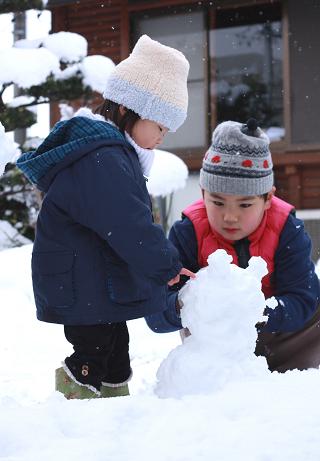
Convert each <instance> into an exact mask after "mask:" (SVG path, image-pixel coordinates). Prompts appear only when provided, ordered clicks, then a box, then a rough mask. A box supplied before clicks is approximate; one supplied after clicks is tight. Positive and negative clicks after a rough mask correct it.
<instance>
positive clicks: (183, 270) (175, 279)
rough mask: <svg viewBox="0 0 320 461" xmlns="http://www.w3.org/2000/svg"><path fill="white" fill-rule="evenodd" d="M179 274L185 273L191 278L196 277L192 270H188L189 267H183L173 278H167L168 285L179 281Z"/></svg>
mask: <svg viewBox="0 0 320 461" xmlns="http://www.w3.org/2000/svg"><path fill="white" fill-rule="evenodd" d="M180 275H186V276H187V277H190V278H192V279H195V278H196V274H195V273H194V272H191V271H189V269H185V268H184V267H183V268H182V269H181V271H180V272H179V274H178V275H176V276H175V277H174V278H173V279H171V280H169V282H168V285H169V287H171V286H172V285H175V284H176V283H179V281H180Z"/></svg>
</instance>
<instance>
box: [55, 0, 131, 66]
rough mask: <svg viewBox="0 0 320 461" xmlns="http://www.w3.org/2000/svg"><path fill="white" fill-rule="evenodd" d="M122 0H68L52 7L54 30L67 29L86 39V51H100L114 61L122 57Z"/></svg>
mask: <svg viewBox="0 0 320 461" xmlns="http://www.w3.org/2000/svg"><path fill="white" fill-rule="evenodd" d="M122 3H123V2H122V1H121V0H107V1H105V2H102V1H99V2H92V1H88V2H81V3H71V4H67V5H63V6H57V7H53V8H52V13H53V15H52V18H53V25H52V29H53V32H58V31H61V30H66V31H69V32H76V33H78V34H81V35H83V36H84V37H85V38H86V39H87V40H88V45H89V46H88V54H89V55H93V54H102V55H104V56H107V57H109V58H111V59H112V60H113V61H114V62H115V63H118V62H120V61H121V59H122V52H121V25H122V24H123V18H122V13H123V8H122Z"/></svg>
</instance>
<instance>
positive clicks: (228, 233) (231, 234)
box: [204, 191, 273, 241]
mask: <svg viewBox="0 0 320 461" xmlns="http://www.w3.org/2000/svg"><path fill="white" fill-rule="evenodd" d="M272 195H273V191H271V192H270V193H269V194H268V198H267V200H265V199H264V198H263V197H260V196H258V195H255V196H250V197H249V196H248V197H245V196H243V197H241V196H239V195H229V194H220V193H219V194H213V193H209V192H207V191H204V203H205V206H206V209H207V215H208V219H209V223H210V226H211V228H212V229H214V230H215V231H216V232H218V233H219V234H220V235H222V236H223V237H224V238H226V239H227V240H234V241H235V240H241V239H242V238H244V237H247V236H248V235H250V234H251V233H252V232H254V231H255V230H256V229H257V227H258V226H259V224H260V222H261V220H262V218H263V215H264V212H265V210H268V208H270V205H271V198H272Z"/></svg>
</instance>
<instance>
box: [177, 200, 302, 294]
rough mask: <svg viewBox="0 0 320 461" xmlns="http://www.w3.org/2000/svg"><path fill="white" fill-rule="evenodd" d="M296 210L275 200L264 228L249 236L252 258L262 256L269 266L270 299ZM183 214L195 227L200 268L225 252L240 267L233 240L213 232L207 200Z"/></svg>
mask: <svg viewBox="0 0 320 461" xmlns="http://www.w3.org/2000/svg"><path fill="white" fill-rule="evenodd" d="M292 209H293V206H292V205H290V204H289V203H286V202H284V201H283V200H281V199H279V198H277V197H273V198H272V202H271V207H270V208H269V210H267V211H266V212H265V214H264V217H263V219H262V221H261V223H260V226H259V227H258V228H257V229H256V230H255V231H254V232H253V233H252V234H250V235H249V236H248V239H249V241H250V246H249V251H250V255H251V256H261V257H262V258H263V259H264V260H265V261H266V263H267V267H268V274H267V275H266V276H265V277H263V279H262V291H263V293H264V295H265V297H266V298H268V297H270V296H272V295H273V288H272V285H271V275H272V273H273V271H274V255H275V252H276V250H277V247H278V243H279V238H280V234H281V231H282V229H283V226H284V225H285V223H286V221H287V219H288V215H289V213H290V211H291V210H292ZM183 214H184V215H185V216H187V217H188V218H189V219H190V221H191V222H192V224H193V227H194V229H195V233H196V237H197V242H198V263H199V266H200V267H205V266H207V264H208V263H207V259H208V257H209V255H210V254H211V253H213V252H214V251H216V250H218V249H219V248H222V249H224V250H226V252H227V253H229V254H230V255H231V256H232V257H233V263H234V264H238V257H237V254H236V251H235V249H234V246H233V245H232V242H231V241H230V240H226V239H224V238H223V237H222V236H221V235H219V234H218V233H216V232H215V231H214V230H212V229H211V227H210V224H209V221H208V217H207V212H206V208H205V205H204V202H203V200H198V201H197V202H195V203H193V204H192V205H190V206H189V207H187V208H186V209H185V210H184V211H183Z"/></svg>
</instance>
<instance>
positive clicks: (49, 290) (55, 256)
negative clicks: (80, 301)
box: [31, 252, 75, 307]
mask: <svg viewBox="0 0 320 461" xmlns="http://www.w3.org/2000/svg"><path fill="white" fill-rule="evenodd" d="M73 264H74V254H73V253H71V252H58V253H37V252H34V253H33V254H32V263H31V265H32V281H33V290H34V295H35V298H36V300H37V301H39V302H40V303H41V304H45V305H46V306H52V307H70V306H72V304H73V303H74V300H75V297H74V284H73Z"/></svg>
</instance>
